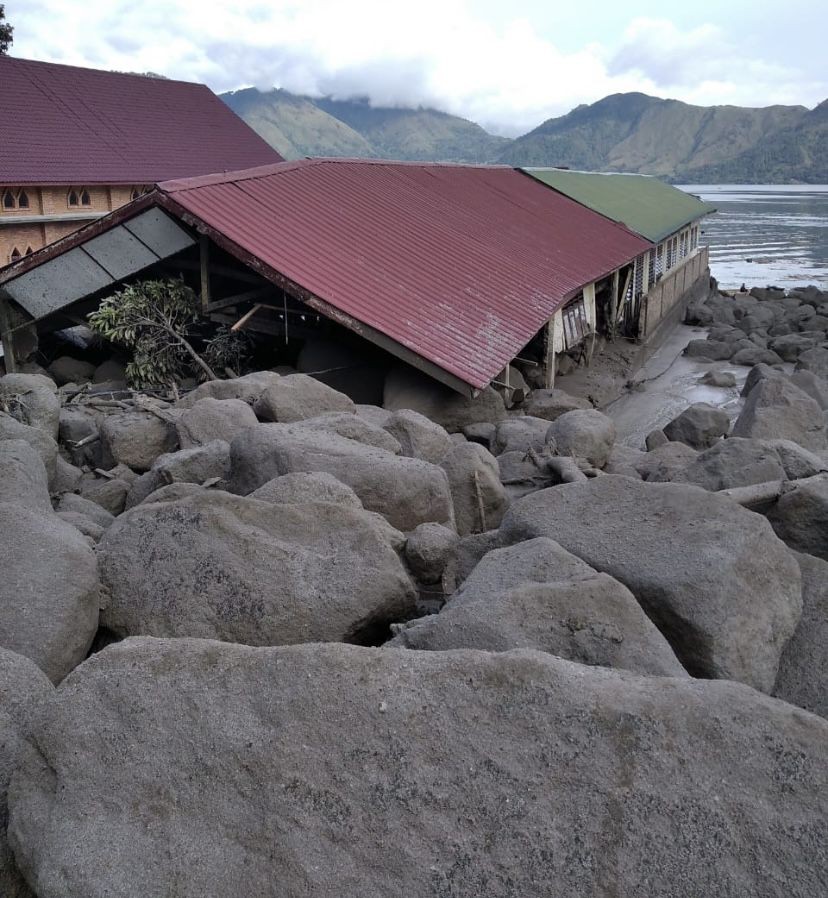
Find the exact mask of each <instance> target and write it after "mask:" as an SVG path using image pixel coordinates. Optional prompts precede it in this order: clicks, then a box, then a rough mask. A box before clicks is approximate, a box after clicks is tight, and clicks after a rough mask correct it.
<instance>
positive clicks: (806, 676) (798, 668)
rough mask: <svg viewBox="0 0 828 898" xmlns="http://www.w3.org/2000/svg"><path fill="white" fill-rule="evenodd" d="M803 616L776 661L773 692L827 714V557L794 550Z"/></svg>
mask: <svg viewBox="0 0 828 898" xmlns="http://www.w3.org/2000/svg"><path fill="white" fill-rule="evenodd" d="M796 560H797V561H798V562H799V568H800V570H801V571H802V618H801V620H800V621H799V626H798V627H797V628H796V630H795V631H794V635H793V636H792V637H791V639H790V641H789V642H788V644H787V645H786V646H785V650H784V651H783V652H782V658H781V660H780V662H779V673H778V674H777V676H776V685H775V686H774V687H773V694H774V695H775V696H776V697H777V698H781V699H783V700H784V701H786V702H790V703H791V704H792V705H799V707H800V708H805V710H806V711H810V712H811V713H813V714H819V715H820V716H822V717H828V561H824V560H823V559H821V558H815V557H814V556H813V555H803V554H797V556H796Z"/></svg>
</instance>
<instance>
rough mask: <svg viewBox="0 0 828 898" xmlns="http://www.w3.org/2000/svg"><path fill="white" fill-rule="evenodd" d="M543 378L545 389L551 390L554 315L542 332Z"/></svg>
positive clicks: (553, 370)
mask: <svg viewBox="0 0 828 898" xmlns="http://www.w3.org/2000/svg"><path fill="white" fill-rule="evenodd" d="M556 314H557V313H556ZM543 376H544V384H545V386H546V389H547V390H551V389H553V388H554V386H555V315H553V316H552V317H551V318H550V319H549V321H547V322H546V328H545V329H544V332H543Z"/></svg>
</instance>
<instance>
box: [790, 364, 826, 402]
mask: <svg viewBox="0 0 828 898" xmlns="http://www.w3.org/2000/svg"><path fill="white" fill-rule="evenodd" d="M791 383H792V384H794V386H797V387H799V389H800V390H802V392H803V393H807V394H808V395H809V396H810V397H811V399H813V400H814V401H815V402H816V403H817V405H818V406H819V407H820V408H821V409H822V410H823V411H826V410H828V380H826V379H825V378H824V377H819V376H818V375H816V374H814V372H813V371H795V372H794V373H793V374H792V375H791Z"/></svg>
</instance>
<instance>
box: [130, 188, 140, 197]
mask: <svg viewBox="0 0 828 898" xmlns="http://www.w3.org/2000/svg"><path fill="white" fill-rule="evenodd" d="M139 196H141V188H140V187H133V188H132V192H131V193H130V195H129V198H130V199H131V200H137V199H138V197H139Z"/></svg>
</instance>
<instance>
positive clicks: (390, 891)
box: [9, 639, 828, 898]
mask: <svg viewBox="0 0 828 898" xmlns="http://www.w3.org/2000/svg"><path fill="white" fill-rule="evenodd" d="M33 736H34V741H35V745H36V751H32V752H27V753H26V754H25V757H24V759H23V762H22V764H21V767H20V769H19V770H18V772H17V773H16V774H15V776H14V778H13V781H12V784H11V789H10V794H9V808H10V825H9V839H10V842H11V844H12V846H13V848H14V851H15V855H16V858H17V860H18V863H19V865H20V867H21V869H22V870H23V871H24V872H25V874H26V876H27V878H28V879H29V881H30V882H33V883H36V884H37V892H38V898H104V896H106V898H134V896H135V894H136V883H140V891H141V893H142V894H145V895H148V896H149V895H152V896H156V895H158V896H161V895H164V896H167V895H170V896H172V895H175V896H176V898H225V896H230V895H234V896H235V895H250V896H276V895H296V896H300V895H313V896H320V898H321V896H325V898H328V896H330V898H332V896H355V895H359V896H361V898H381V896H382V898H386V896H389V895H405V896H406V898H434V896H437V895H446V896H448V895H456V896H477V895H480V896H507V895H514V896H521V898H541V896H542V898H571V896H574V895H583V896H592V895H601V894H612V893H613V892H614V893H615V894H616V895H619V896H621V895H635V896H638V898H663V896H666V895H669V896H671V898H698V896H702V895H704V896H707V895H711V896H712V895H716V896H728V898H731V896H733V898H735V896H739V898H742V896H748V895H749V896H751V898H779V896H780V895H785V896H791V898H806V896H807V898H813V896H816V895H819V894H821V892H822V891H823V888H822V887H823V885H824V883H825V881H826V878H828V858H827V857H826V847H825V846H826V844H828V831H826V822H825V821H826V817H827V816H828V806H826V798H825V790H824V783H825V780H826V778H828V761H826V758H828V752H826V740H828V723H826V721H824V720H822V719H821V718H819V717H816V716H815V715H810V714H806V713H804V712H802V711H800V710H798V709H796V708H794V707H792V706H791V705H788V704H786V703H784V702H780V701H777V700H775V699H771V698H768V697H766V696H763V695H761V694H759V693H757V692H754V691H753V690H750V689H748V688H746V687H744V686H741V685H739V684H736V683H727V682H716V683H711V682H705V681H696V680H691V679H688V678H662V677H640V676H637V675H635V674H631V673H628V672H625V671H613V670H606V669H599V668H588V667H584V666H582V665H578V664H573V663H572V662H569V661H564V660H562V659H559V658H555V657H552V656H550V655H547V654H543V653H539V652H531V651H517V652H508V653H500V654H499V653H490V652H407V651H399V650H398V651H390V650H388V649H365V648H360V647H355V646H345V645H312V646H294V647H282V648H267V649H261V648H259V649H255V648H250V647H246V646H239V645H227V644H218V643H215V642H211V641H201V640H169V641H168V640H153V639H132V640H128V641H126V642H122V643H120V644H117V645H113V646H110V647H109V648H108V649H106V650H105V651H103V652H100V653H99V654H97V655H95V656H93V657H92V658H90V660H89V661H88V662H87V663H86V664H85V665H84V666H83V668H82V670H80V671H78V673H77V674H76V675H75V676H73V677H72V678H71V680H69V681H68V682H67V683H66V684H65V685H64V686H63V687H62V689H61V701H60V702H54V703H51V704H50V706H49V713H48V715H44V716H42V717H41V719H40V720H39V721H38V723H37V725H36V728H35V730H34V733H33ZM746 759H749V763H747V762H746ZM90 808H94V813H91V812H90ZM608 884H610V885H609V886H608Z"/></svg>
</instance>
